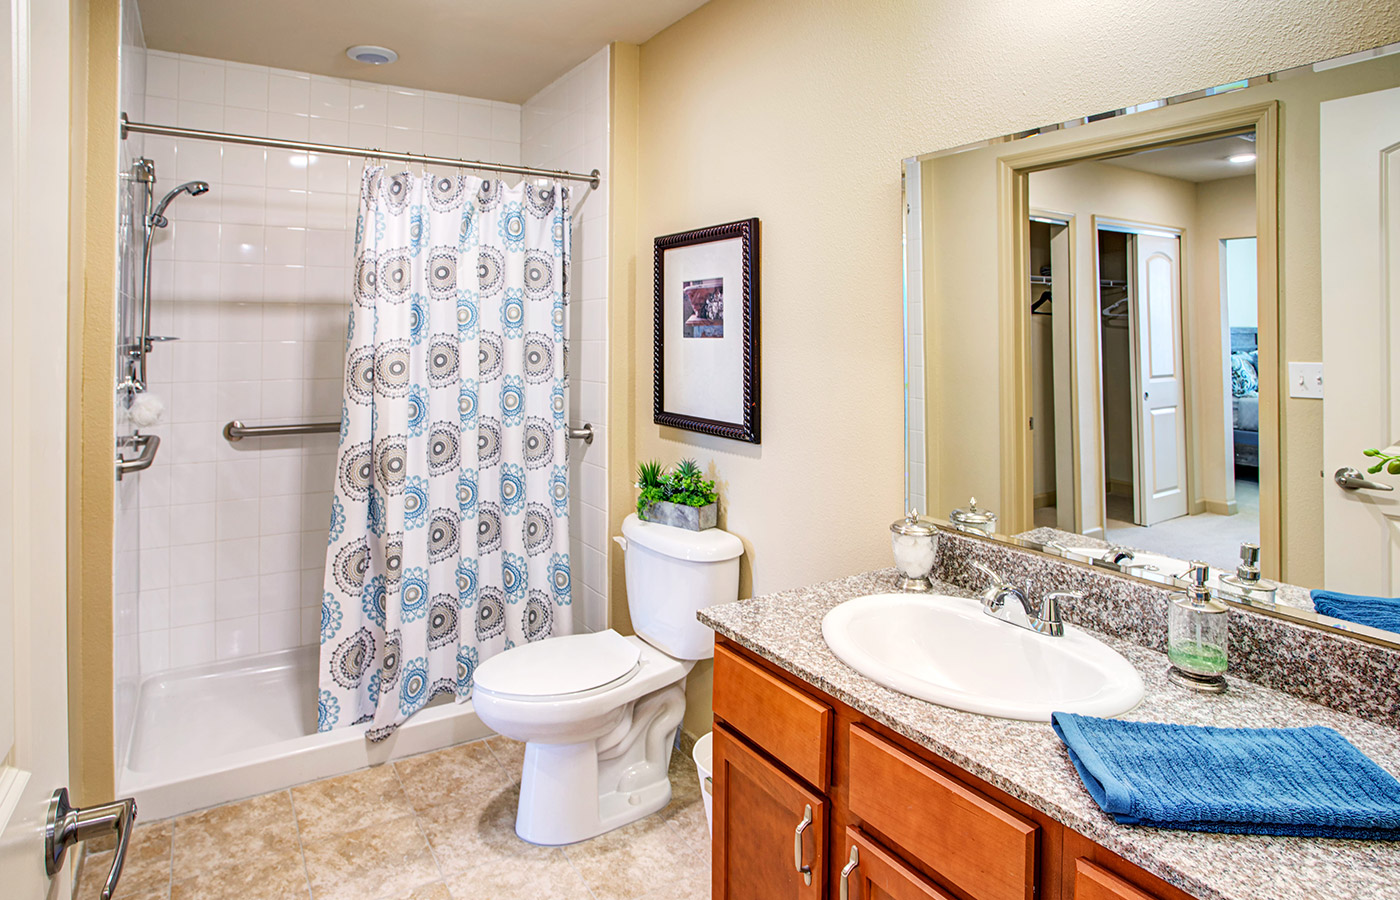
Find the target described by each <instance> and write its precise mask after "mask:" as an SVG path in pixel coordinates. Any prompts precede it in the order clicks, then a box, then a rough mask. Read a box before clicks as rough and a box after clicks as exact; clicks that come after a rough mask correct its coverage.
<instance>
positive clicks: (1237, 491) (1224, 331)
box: [1027, 134, 1260, 568]
mask: <svg viewBox="0 0 1400 900" xmlns="http://www.w3.org/2000/svg"><path fill="white" fill-rule="evenodd" d="M1252 147H1253V134H1240V135H1231V136H1229V137H1225V138H1212V139H1209V140H1204V141H1198V142H1194V143H1188V144H1178V145H1174V146H1171V147H1167V148H1161V149H1156V150H1150V151H1143V152H1138V153H1132V154H1128V155H1125V156H1122V157H1116V158H1112V159H1104V160H1095V161H1085V162H1077V163H1074V164H1071V165H1067V166H1062V167H1059V168H1055V169H1048V170H1043V171H1037V172H1033V173H1031V175H1030V179H1029V181H1030V206H1031V208H1032V210H1034V211H1035V212H1034V213H1033V215H1032V221H1031V223H1030V226H1029V241H1028V244H1027V247H1028V250H1029V262H1030V272H1029V278H1030V283H1031V290H1030V294H1029V297H1030V302H1031V310H1030V312H1031V315H1030V317H1029V321H1030V331H1029V335H1028V337H1029V339H1030V341H1029V364H1030V379H1029V381H1030V389H1031V395H1030V399H1031V401H1032V404H1031V405H1032V410H1033V418H1032V422H1031V435H1032V448H1033V460H1034V463H1033V472H1034V474H1033V479H1032V485H1031V486H1032V495H1033V503H1032V505H1033V507H1034V515H1035V523H1036V525H1038V526H1050V527H1054V528H1058V529H1060V530H1063V531H1073V532H1077V533H1082V534H1089V535H1092V536H1097V537H1102V538H1103V539H1104V540H1107V541H1110V542H1112V543H1118V544H1123V545H1126V546H1132V547H1138V548H1150V549H1152V550H1154V551H1156V552H1158V553H1164V554H1167V555H1171V556H1176V557H1180V558H1184V559H1203V560H1205V561H1206V562H1208V563H1210V564H1211V565H1212V566H1214V567H1220V568H1233V567H1234V565H1235V564H1236V561H1237V555H1238V551H1239V546H1240V544H1241V543H1242V542H1245V541H1248V542H1252V543H1257V542H1258V541H1259V539H1260V532H1259V462H1260V461H1259V440H1258V434H1259V430H1258V429H1259V425H1258V408H1259V395H1258V391H1259V384H1258V376H1257V370H1258V352H1259V348H1258V316H1257V304H1258V299H1257V280H1258V269H1257V267H1258V262H1257V246H1256V242H1255V240H1254V238H1255V235H1254V230H1255V227H1256V225H1255V223H1256V211H1255V197H1254V166H1253V156H1252ZM1043 210H1061V211H1064V212H1060V213H1056V214H1054V215H1045V214H1043V213H1042V212H1041V211H1043ZM1076 216H1077V217H1078V220H1079V221H1080V222H1081V223H1082V224H1081V228H1082V225H1083V224H1088V225H1090V228H1088V229H1083V230H1084V231H1087V232H1088V233H1087V234H1085V235H1084V238H1086V239H1082V240H1081V244H1082V246H1080V247H1078V248H1077V249H1076V248H1072V247H1071V246H1070V245H1069V238H1070V237H1072V234H1073V230H1074V229H1073V228H1072V227H1070V223H1071V222H1072V221H1073V220H1074V218H1075V217H1076ZM1057 240H1060V241H1061V242H1062V243H1063V245H1064V246H1065V248H1066V249H1065V252H1064V253H1063V254H1062V259H1061V260H1059V261H1057V260H1054V259H1052V258H1051V257H1052V252H1053V250H1054V248H1055V246H1056V241H1057ZM1057 262H1058V263H1059V264H1058V265H1057V264H1056V263H1057ZM1058 270H1064V276H1065V283H1062V284H1059V285H1056V284H1054V282H1055V281H1056V280H1057V279H1056V273H1057V271H1058ZM1057 300H1058V301H1060V302H1058V303H1057V302H1056V301H1057ZM1251 373H1252V374H1253V378H1251V377H1250V375H1251Z"/></svg>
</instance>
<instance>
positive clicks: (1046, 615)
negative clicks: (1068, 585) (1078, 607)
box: [1040, 591, 1084, 622]
mask: <svg viewBox="0 0 1400 900" xmlns="http://www.w3.org/2000/svg"><path fill="white" fill-rule="evenodd" d="M1083 599H1084V595H1083V594H1081V593H1079V592H1078V591H1051V592H1050V593H1048V594H1046V595H1045V599H1044V600H1042V601H1040V602H1041V610H1040V617H1041V618H1042V619H1044V620H1045V621H1047V622H1060V621H1063V620H1062V619H1061V618H1060V601H1061V600H1069V601H1072V602H1078V601H1081V600H1083Z"/></svg>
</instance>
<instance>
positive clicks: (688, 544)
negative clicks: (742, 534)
mask: <svg viewBox="0 0 1400 900" xmlns="http://www.w3.org/2000/svg"><path fill="white" fill-rule="evenodd" d="M618 543H620V544H622V547H623V551H624V552H625V553H626V557H625V565H626V572H627V608H628V610H629V611H630V612H631V614H632V627H633V628H634V629H636V632H637V634H638V636H640V637H641V638H642V639H643V640H644V641H646V642H647V643H648V644H651V645H652V646H653V647H655V648H656V649H658V650H660V651H662V652H663V653H666V654H667V655H669V656H672V657H675V658H676V659H708V658H709V657H711V656H714V655H715V642H714V632H713V631H711V630H710V629H709V628H707V627H706V626H704V625H702V624H700V622H699V621H697V620H696V618H695V614H696V613H697V612H698V611H700V610H702V609H704V608H705V607H707V606H714V605H715V604H716V603H728V602H729V601H731V600H737V599H738V598H739V557H740V556H742V555H743V553H744V545H743V544H741V543H740V542H739V539H738V538H736V537H735V536H734V535H732V534H730V533H729V532H727V531H720V530H719V529H718V528H707V529H705V530H704V531H686V530H685V529H684V528H674V527H672V526H670V525H658V524H656V523H654V522H644V521H642V520H641V519H639V518H638V517H637V514H636V513H633V514H632V515H630V516H628V517H627V518H626V519H624V520H623V522H622V538H621V539H620V540H619V541H618Z"/></svg>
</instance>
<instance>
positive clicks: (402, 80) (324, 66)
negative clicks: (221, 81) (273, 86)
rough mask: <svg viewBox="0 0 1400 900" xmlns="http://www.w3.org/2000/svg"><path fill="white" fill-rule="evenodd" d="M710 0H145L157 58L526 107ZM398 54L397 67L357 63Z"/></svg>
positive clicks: (149, 40)
mask: <svg viewBox="0 0 1400 900" xmlns="http://www.w3.org/2000/svg"><path fill="white" fill-rule="evenodd" d="M703 4H704V0H644V2H639V0H514V2H507V0H139V6H140V9H141V23H142V26H143V27H144V29H145V33H146V45H147V46H148V47H150V48H151V49H153V50H168V51H171V52H175V53H191V54H195V55H198V56H210V57H214V58H216V59H226V60H233V61H235V62H244V63H252V64H255V65H262V66H275V67H277V68H283V69H296V70H299V71H303V72H314V73H316V74H319V75H331V76H336V77H340V78H358V79H362V80H365V81H377V82H380V83H383V84H393V85H400V86H403V87H412V88H418V89H421V90H432V91H444V92H447V93H452V94H464V95H466V96H469V97H484V98H487V99H490V100H501V101H507V102H511V103H521V102H523V101H525V100H528V99H529V98H530V97H532V96H533V95H534V94H535V93H536V92H537V91H538V90H540V88H543V87H545V86H546V85H548V84H549V83H550V82H552V81H553V80H554V79H556V78H558V77H559V76H560V75H562V74H564V73H565V72H567V71H569V69H571V68H573V67H574V66H576V65H578V64H579V63H581V62H583V61H584V60H585V59H587V58H588V57H590V56H592V55H593V54H594V53H596V52H597V51H598V50H600V49H602V48H603V47H604V46H606V45H607V44H609V43H611V42H612V41H627V42H630V43H636V44H640V43H642V42H643V41H645V40H647V39H648V38H650V37H651V36H652V35H654V34H656V33H657V32H658V31H660V30H662V29H663V28H665V27H666V26H667V25H670V24H671V23H673V22H675V21H677V20H679V19H681V18H683V17H684V16H685V15H687V14H688V13H690V12H691V11H692V10H694V9H696V8H698V7H700V6H702V5H703ZM355 44H379V45H382V46H386V47H389V48H390V49H393V50H396V51H398V54H399V60H398V62H396V63H392V64H390V65H386V66H370V65H365V64H363V63H357V62H354V61H352V60H350V59H349V58H347V57H346V55H345V50H346V48H347V47H351V46H354V45H355Z"/></svg>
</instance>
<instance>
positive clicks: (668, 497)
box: [637, 459, 718, 520]
mask: <svg viewBox="0 0 1400 900" xmlns="http://www.w3.org/2000/svg"><path fill="white" fill-rule="evenodd" d="M637 491H638V493H637V515H638V516H639V517H641V518H642V519H643V520H645V519H646V517H647V514H646V511H647V507H649V506H651V505H652V504H653V503H662V502H670V503H680V504H683V505H685V506H708V505H709V504H711V503H714V502H715V499H716V497H717V496H718V495H717V494H716V493H715V483H714V482H713V481H706V480H705V475H704V473H703V472H701V471H700V466H699V464H698V463H696V462H695V460H693V459H683V460H681V461H680V462H679V463H677V464H676V468H675V471H673V472H669V473H668V472H667V471H666V470H665V468H664V467H662V465H661V463H659V462H656V461H654V460H653V461H650V462H644V463H641V464H640V465H638V466H637Z"/></svg>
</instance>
